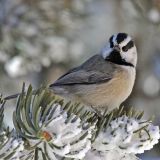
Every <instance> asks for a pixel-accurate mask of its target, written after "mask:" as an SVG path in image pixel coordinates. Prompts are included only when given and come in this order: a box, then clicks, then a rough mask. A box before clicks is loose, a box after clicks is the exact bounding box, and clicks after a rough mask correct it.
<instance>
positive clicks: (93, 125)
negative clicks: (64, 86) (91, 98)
mask: <svg viewBox="0 0 160 160" xmlns="http://www.w3.org/2000/svg"><path fill="white" fill-rule="evenodd" d="M24 88H25V87H24V86H23V89H22V93H21V94H20V96H19V97H18V99H17V105H16V109H15V111H14V113H13V123H14V126H15V129H14V130H12V131H10V130H9V129H8V128H6V127H5V126H4V125H3V111H4V106H5V107H6V103H5V101H3V98H1V106H0V127H1V128H0V148H1V150H0V158H1V159H2V160H3V159H7V158H8V159H9V160H18V159H22V160H28V159H29V160H32V159H44V160H65V159H76V160H78V159H84V160H90V159H92V160H108V159H109V160H115V159H116V160H138V159H139V158H138V157H137V156H136V154H141V153H143V152H144V151H145V150H150V149H151V148H153V146H154V145H155V144H156V143H158V140H159V138H160V134H159V127H158V126H154V125H153V124H152V121H151V119H149V120H144V119H143V112H141V113H139V112H136V111H135V110H134V109H132V108H131V109H130V110H129V111H125V109H124V108H123V107H120V108H119V109H115V110H113V111H112V112H107V111H106V112H105V113H104V114H103V115H102V116H101V117H98V116H97V114H96V113H92V112H91V111H88V110H87V109H86V107H82V106H81V105H80V104H73V103H71V102H64V101H63V99H60V98H59V97H56V96H55V95H53V93H52V92H51V91H49V90H48V89H47V88H45V87H41V88H40V89H38V90H37V91H36V93H35V91H33V90H32V87H31V86H29V87H28V90H27V92H25V91H24Z"/></svg>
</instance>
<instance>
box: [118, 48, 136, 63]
mask: <svg viewBox="0 0 160 160" xmlns="http://www.w3.org/2000/svg"><path fill="white" fill-rule="evenodd" d="M121 56H122V59H124V60H125V61H126V62H129V63H132V64H133V65H134V66H136V64H137V51H136V49H134V48H133V49H131V50H129V51H128V52H121Z"/></svg>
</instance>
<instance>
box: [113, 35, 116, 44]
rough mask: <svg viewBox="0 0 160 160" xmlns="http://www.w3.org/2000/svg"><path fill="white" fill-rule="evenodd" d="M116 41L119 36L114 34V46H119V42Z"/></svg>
mask: <svg viewBox="0 0 160 160" xmlns="http://www.w3.org/2000/svg"><path fill="white" fill-rule="evenodd" d="M116 39H117V34H114V35H113V44H114V45H117V40H116Z"/></svg>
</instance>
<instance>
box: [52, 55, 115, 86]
mask: <svg viewBox="0 0 160 160" xmlns="http://www.w3.org/2000/svg"><path fill="white" fill-rule="evenodd" d="M115 68H116V67H115V65H114V64H113V63H110V62H108V61H105V60H104V59H103V58H102V57H101V56H100V55H95V56H93V57H91V58H90V59H88V60H87V61H86V62H85V63H83V64H82V65H81V66H79V67H77V68H74V69H72V70H70V71H69V72H67V73H66V74H64V75H63V76H61V77H60V78H59V79H58V80H57V81H56V82H55V83H53V84H51V85H50V87H54V86H61V85H75V84H83V85H84V84H97V83H102V82H104V81H109V80H111V79H112V77H113V74H114V72H115Z"/></svg>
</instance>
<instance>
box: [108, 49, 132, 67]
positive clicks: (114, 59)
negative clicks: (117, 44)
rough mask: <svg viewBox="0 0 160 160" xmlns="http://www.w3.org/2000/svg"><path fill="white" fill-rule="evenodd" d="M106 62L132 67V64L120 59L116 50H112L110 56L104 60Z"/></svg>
mask: <svg viewBox="0 0 160 160" xmlns="http://www.w3.org/2000/svg"><path fill="white" fill-rule="evenodd" d="M106 60H107V61H110V62H112V63H115V64H118V65H124V66H130V67H134V65H133V64H132V63H128V62H126V61H125V60H124V59H122V57H121V55H120V53H119V52H117V51H116V50H113V51H112V52H111V54H110V55H109V56H108V57H107V58H106Z"/></svg>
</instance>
